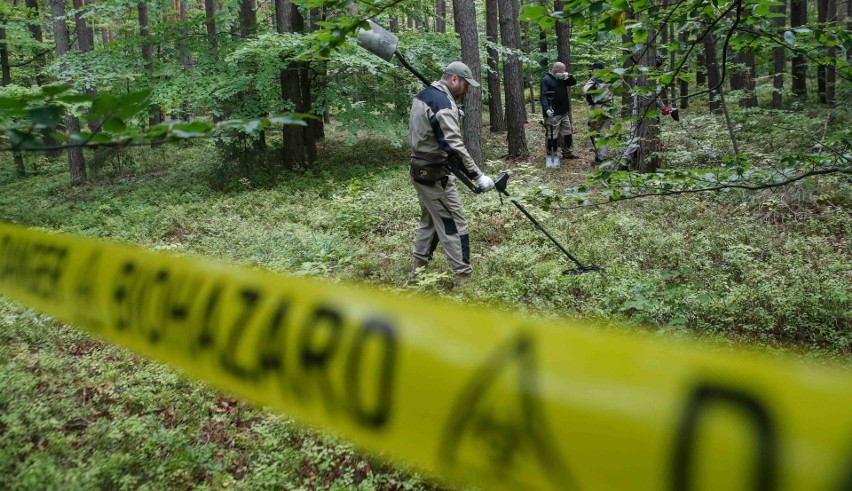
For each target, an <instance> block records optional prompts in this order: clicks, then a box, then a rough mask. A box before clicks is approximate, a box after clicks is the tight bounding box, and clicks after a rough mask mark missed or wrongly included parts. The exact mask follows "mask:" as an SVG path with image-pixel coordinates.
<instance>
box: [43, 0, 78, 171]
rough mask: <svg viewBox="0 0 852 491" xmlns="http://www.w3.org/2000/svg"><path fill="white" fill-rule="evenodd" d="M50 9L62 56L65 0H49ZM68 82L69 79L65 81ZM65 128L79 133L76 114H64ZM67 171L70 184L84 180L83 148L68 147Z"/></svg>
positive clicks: (65, 46) (65, 33)
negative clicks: (69, 176)
mask: <svg viewBox="0 0 852 491" xmlns="http://www.w3.org/2000/svg"><path fill="white" fill-rule="evenodd" d="M50 11H51V14H52V16H53V40H54V42H55V43H56V56H57V58H62V56H64V55H65V54H66V53H68V49H69V40H68V26H67V25H66V24H65V0H50ZM66 82H70V80H68V81H66ZM65 128H66V129H67V131H68V133H69V134H74V133H79V131H80V120H78V119H77V117H76V116H66V118H65ZM68 172H69V174H70V175H71V185H72V186H79V185H82V184H84V183H85V182H86V159H85V157H84V156H83V149H82V148H80V147H74V148H69V149H68Z"/></svg>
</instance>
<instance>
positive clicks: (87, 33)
mask: <svg viewBox="0 0 852 491" xmlns="http://www.w3.org/2000/svg"><path fill="white" fill-rule="evenodd" d="M71 3H72V5H74V10H75V13H74V20H75V23H76V25H77V46H79V48H80V52H82V53H88V52H90V51H92V50H93V49H94V48H95V31H94V29H92V28H90V27H89V25H88V23H87V22H86V18H85V17H83V12H81V9H82V8H83V6H84V5H85V4H84V2H83V0H72V2H71ZM83 67H84V68H85V69H86V70H91V68H90V67H89V66H88V59H87V58H86V57H85V56H84V57H83ZM85 90H86V93H87V94H89V95H97V93H98V89H97V87H94V86H92V87H86V88H85ZM88 125H89V131H91V132H92V133H98V132H99V131H101V122H100V121H89V123H88Z"/></svg>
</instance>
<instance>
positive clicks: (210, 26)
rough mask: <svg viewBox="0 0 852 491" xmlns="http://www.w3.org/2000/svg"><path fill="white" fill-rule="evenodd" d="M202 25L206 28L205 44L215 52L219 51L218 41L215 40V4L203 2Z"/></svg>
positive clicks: (209, 0) (207, 0) (210, 0)
mask: <svg viewBox="0 0 852 491" xmlns="http://www.w3.org/2000/svg"><path fill="white" fill-rule="evenodd" d="M204 16H205V21H204V25H205V26H207V44H209V45H210V48H211V49H212V50H213V51H214V52H216V51H218V50H219V40H218V39H216V2H215V1H214V0H204Z"/></svg>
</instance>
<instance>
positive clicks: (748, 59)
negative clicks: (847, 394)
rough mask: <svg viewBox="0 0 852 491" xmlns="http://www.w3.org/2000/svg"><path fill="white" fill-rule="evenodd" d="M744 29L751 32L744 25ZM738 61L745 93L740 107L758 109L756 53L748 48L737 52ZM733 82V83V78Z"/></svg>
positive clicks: (738, 72) (741, 87)
mask: <svg viewBox="0 0 852 491" xmlns="http://www.w3.org/2000/svg"><path fill="white" fill-rule="evenodd" d="M742 29H743V30H744V31H747V30H749V26H748V25H745V24H744V25H743V26H742ZM736 60H737V64H738V65H739V68H738V69H737V73H736V75H737V78H739V80H740V85H741V86H740V89H739V90H742V91H743V92H744V94H743V96H742V97H741V98H740V102H739V104H740V107H743V108H747V107H757V94H755V92H754V89H755V83H754V53H752V51H751V48H750V47H748V46H746V47H744V48H743V49H742V50H741V51H739V52H737V55H736ZM731 81H732V83H733V77H732V78H731Z"/></svg>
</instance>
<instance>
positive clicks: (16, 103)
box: [0, 97, 27, 111]
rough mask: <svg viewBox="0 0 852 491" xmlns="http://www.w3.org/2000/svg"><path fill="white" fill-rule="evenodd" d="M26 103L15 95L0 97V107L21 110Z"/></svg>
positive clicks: (24, 107)
mask: <svg viewBox="0 0 852 491" xmlns="http://www.w3.org/2000/svg"><path fill="white" fill-rule="evenodd" d="M26 107H27V104H26V102H25V101H24V100H23V99H19V98H16V97H0V109H12V110H18V111H22V110H24V109H26Z"/></svg>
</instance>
